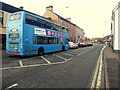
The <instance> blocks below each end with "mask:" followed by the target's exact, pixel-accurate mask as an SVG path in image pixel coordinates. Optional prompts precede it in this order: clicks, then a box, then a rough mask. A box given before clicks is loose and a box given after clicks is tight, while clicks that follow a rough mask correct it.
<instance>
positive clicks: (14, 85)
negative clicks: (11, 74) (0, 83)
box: [5, 84, 18, 90]
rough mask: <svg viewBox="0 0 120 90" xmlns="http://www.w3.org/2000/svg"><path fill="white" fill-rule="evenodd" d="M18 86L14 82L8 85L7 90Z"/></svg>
mask: <svg viewBox="0 0 120 90" xmlns="http://www.w3.org/2000/svg"><path fill="white" fill-rule="evenodd" d="M16 86H18V84H13V85H11V86H9V87H7V88H6V89H5V90H8V89H10V88H13V87H16Z"/></svg>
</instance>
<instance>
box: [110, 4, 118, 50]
mask: <svg viewBox="0 0 120 90" xmlns="http://www.w3.org/2000/svg"><path fill="white" fill-rule="evenodd" d="M111 19H112V22H111V46H112V48H113V51H114V52H120V2H119V3H118V5H117V6H116V7H115V8H114V9H113V10H112V18H111Z"/></svg>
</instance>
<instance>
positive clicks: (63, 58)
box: [53, 54, 67, 60]
mask: <svg viewBox="0 0 120 90" xmlns="http://www.w3.org/2000/svg"><path fill="white" fill-rule="evenodd" d="M53 55H55V54H53ZM55 56H56V57H59V58H61V59H63V60H67V59H66V58H64V57H61V56H59V55H55Z"/></svg>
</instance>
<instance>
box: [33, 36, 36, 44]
mask: <svg viewBox="0 0 120 90" xmlns="http://www.w3.org/2000/svg"><path fill="white" fill-rule="evenodd" d="M33 44H36V36H33Z"/></svg>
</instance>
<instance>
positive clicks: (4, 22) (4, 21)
mask: <svg viewBox="0 0 120 90" xmlns="http://www.w3.org/2000/svg"><path fill="white" fill-rule="evenodd" d="M0 11H1V12H3V26H2V27H0V34H6V24H7V18H8V15H9V14H10V13H9V12H6V11H2V10H0Z"/></svg>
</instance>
